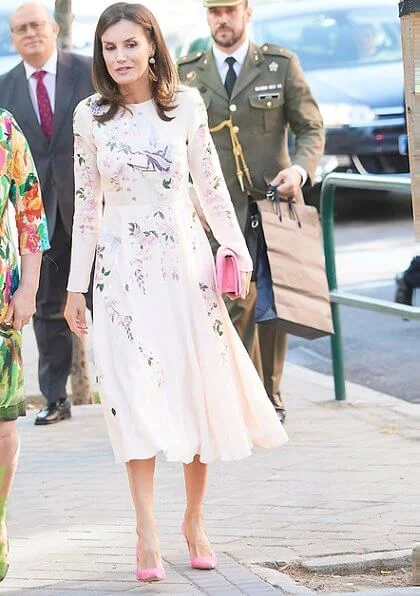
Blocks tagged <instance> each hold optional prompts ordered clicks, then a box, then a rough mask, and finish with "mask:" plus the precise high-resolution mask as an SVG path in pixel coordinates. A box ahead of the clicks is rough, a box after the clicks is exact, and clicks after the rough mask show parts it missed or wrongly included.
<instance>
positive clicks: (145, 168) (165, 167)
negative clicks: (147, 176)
mask: <svg viewBox="0 0 420 596" xmlns="http://www.w3.org/2000/svg"><path fill="white" fill-rule="evenodd" d="M168 149H169V147H168V146H166V147H165V148H164V149H158V150H156V151H148V150H147V149H145V150H140V151H133V150H132V149H131V148H130V147H129V146H128V145H123V146H122V147H121V148H120V151H122V152H123V153H126V154H127V153H128V154H130V155H139V156H141V157H143V159H144V163H130V162H127V165H128V166H129V167H130V168H132V169H133V170H140V171H141V172H169V170H170V167H171V165H172V161H171V160H170V159H169V157H168V156H167V153H168Z"/></svg>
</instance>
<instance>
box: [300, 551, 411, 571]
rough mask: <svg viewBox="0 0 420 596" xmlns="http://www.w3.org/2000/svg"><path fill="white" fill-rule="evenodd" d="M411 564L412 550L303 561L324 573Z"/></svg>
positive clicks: (336, 556) (304, 566)
mask: <svg viewBox="0 0 420 596" xmlns="http://www.w3.org/2000/svg"><path fill="white" fill-rule="evenodd" d="M410 564H411V550H400V551H394V552H387V553H384V552H376V553H374V552H372V553H366V554H359V555H332V556H326V557H316V558H313V559H306V560H305V561H302V563H301V566H302V567H303V568H304V569H307V570H308V571H313V572H318V573H324V574H338V575H340V574H347V573H354V572H355V573H364V572H366V571H368V570H369V569H372V568H375V569H387V570H392V569H399V568H401V567H409V566H410Z"/></svg>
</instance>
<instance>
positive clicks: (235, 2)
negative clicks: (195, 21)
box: [203, 0, 244, 8]
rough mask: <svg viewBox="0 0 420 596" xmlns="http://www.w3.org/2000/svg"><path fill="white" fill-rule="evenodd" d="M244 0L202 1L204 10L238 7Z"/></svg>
mask: <svg viewBox="0 0 420 596" xmlns="http://www.w3.org/2000/svg"><path fill="white" fill-rule="evenodd" d="M243 1H244V0H203V3H204V8H217V7H219V6H239V4H242V3H243Z"/></svg>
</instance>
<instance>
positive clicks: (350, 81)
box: [252, 0, 408, 180]
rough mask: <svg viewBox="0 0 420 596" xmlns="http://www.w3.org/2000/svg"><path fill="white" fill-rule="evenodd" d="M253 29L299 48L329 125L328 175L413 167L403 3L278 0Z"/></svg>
mask: <svg viewBox="0 0 420 596" xmlns="http://www.w3.org/2000/svg"><path fill="white" fill-rule="evenodd" d="M252 27H253V31H252V35H253V38H254V39H255V41H256V42H257V43H258V44H263V43H274V44H278V45H281V46H284V47H285V48H287V49H289V50H292V51H293V52H295V53H296V54H297V55H298V56H299V59H300V62H301V64H302V67H303V70H304V71H305V74H306V78H307V80H308V82H309V84H310V86H311V89H312V92H313V94H314V96H315V98H316V100H317V101H318V104H319V106H320V109H321V112H322V115H323V117H324V122H325V127H326V133H327V135H326V149H325V156H324V158H323V160H322V163H321V165H320V167H319V170H318V180H321V179H322V178H323V177H324V176H325V175H326V174H327V173H329V172H331V171H334V170H340V171H353V172H358V173H361V174H364V173H373V174H390V173H403V172H407V171H408V157H407V141H406V138H407V137H406V130H405V108H404V81H403V65H402V50H401V32H400V21H399V16H398V4H397V2H395V1H394V0H340V1H339V2H337V1H336V0H318V1H317V2H313V1H310V0H309V1H308V0H299V1H296V0H295V1H294V2H292V1H290V2H287V1H285V2H279V3H276V4H271V5H268V6H258V7H256V8H255V10H254V17H253V26H252Z"/></svg>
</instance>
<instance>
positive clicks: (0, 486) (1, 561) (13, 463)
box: [0, 420, 19, 579]
mask: <svg viewBox="0 0 420 596" xmlns="http://www.w3.org/2000/svg"><path fill="white" fill-rule="evenodd" d="M18 459H19V435H18V433H17V428H16V422H15V421H14V420H13V421H10V422H5V421H0V579H2V578H3V577H4V575H5V574H6V571H7V550H8V549H7V530H6V505H7V498H8V496H9V493H10V489H11V487H12V483H13V478H14V476H15V472H16V467H17V462H18Z"/></svg>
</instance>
